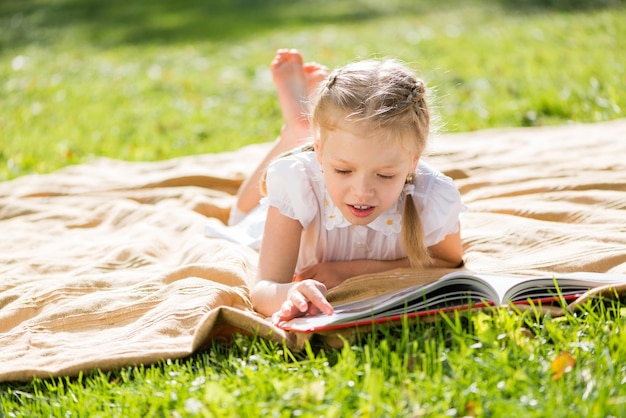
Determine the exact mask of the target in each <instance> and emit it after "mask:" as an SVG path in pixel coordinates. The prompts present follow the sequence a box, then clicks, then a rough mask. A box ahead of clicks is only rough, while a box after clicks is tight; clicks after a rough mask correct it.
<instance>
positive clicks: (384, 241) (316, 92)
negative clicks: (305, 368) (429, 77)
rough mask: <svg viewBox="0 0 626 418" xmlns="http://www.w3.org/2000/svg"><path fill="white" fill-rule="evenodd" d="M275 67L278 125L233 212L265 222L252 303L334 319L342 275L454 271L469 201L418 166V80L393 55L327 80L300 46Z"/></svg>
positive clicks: (266, 310) (285, 316) (278, 316)
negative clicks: (330, 297)
mask: <svg viewBox="0 0 626 418" xmlns="http://www.w3.org/2000/svg"><path fill="white" fill-rule="evenodd" d="M271 71H272V76H273V80H274V83H275V85H276V88H277V91H278V98H279V103H280V106H281V110H282V113H283V117H284V122H285V124H284V127H283V129H282V131H281V134H280V136H279V138H278V139H277V140H276V142H275V143H274V146H273V148H272V149H271V151H270V152H269V154H268V155H267V156H266V158H265V159H264V160H263V162H262V163H261V165H260V166H259V167H258V168H257V170H256V171H255V172H254V173H253V175H252V176H251V177H250V178H248V179H247V181H246V182H245V183H244V184H243V185H242V186H241V189H240V191H239V194H238V202H237V206H236V208H234V210H233V216H232V217H231V221H232V223H237V222H243V223H245V222H247V221H248V220H246V218H247V217H250V218H256V219H260V220H261V223H263V224H264V230H263V232H262V234H261V233H259V235H262V239H261V247H260V259H259V272H258V277H257V281H256V283H255V284H254V285H253V286H252V288H251V298H252V302H253V304H254V306H255V308H256V309H257V310H258V311H259V312H260V313H262V314H265V315H268V316H269V315H272V314H273V320H274V322H276V323H280V322H282V321H286V320H289V319H291V318H294V317H296V316H301V315H305V314H317V313H319V312H323V313H326V314H331V313H332V312H333V308H332V306H331V305H330V303H329V302H328V301H327V300H326V290H327V289H328V288H331V287H333V286H336V285H338V284H339V283H341V282H342V281H344V280H345V279H347V278H349V277H352V276H356V275H360V274H364V273H376V272H381V271H386V270H391V269H394V268H398V267H410V266H411V267H417V268H421V267H426V266H448V267H454V266H458V265H460V264H461V263H462V255H463V250H462V247H461V240H460V226H459V214H460V213H461V211H462V210H463V209H464V205H463V204H462V202H461V198H460V195H459V192H458V191H457V189H456V187H455V186H454V184H453V183H452V180H451V179H450V178H448V177H446V176H444V175H443V174H441V173H440V172H438V171H437V170H435V169H434V168H432V167H430V166H429V165H427V164H426V163H425V162H423V161H421V160H420V157H421V155H422V152H423V150H424V148H425V145H426V138H427V136H428V134H429V129H430V127H429V126H430V116H429V110H428V106H427V104H426V98H425V95H426V87H425V85H424V83H423V82H422V81H421V80H419V79H417V78H416V77H415V76H414V74H413V73H412V72H411V71H410V70H408V69H407V68H406V67H405V66H404V65H402V64H401V63H399V62H397V61H395V60H367V61H362V62H356V63H352V64H348V65H346V66H344V67H342V68H339V69H337V70H335V71H333V72H332V73H330V74H328V70H327V69H326V68H325V67H323V66H321V65H318V64H315V63H307V64H305V63H303V59H302V56H301V54H300V53H299V52H298V51H296V50H279V51H278V52H277V54H276V56H275V58H274V60H273V61H272V64H271ZM307 98H310V100H311V101H312V110H311V112H310V118H309V117H307V115H308V114H309V112H308V109H307V106H306V104H307V101H308V100H307ZM308 144H312V145H308ZM285 151H290V152H288V153H287V155H284V154H285V153H284V152H285ZM281 154H282V155H281ZM259 184H260V185H261V187H259ZM263 195H264V196H263ZM259 202H260V204H259ZM294 273H295V274H294Z"/></svg>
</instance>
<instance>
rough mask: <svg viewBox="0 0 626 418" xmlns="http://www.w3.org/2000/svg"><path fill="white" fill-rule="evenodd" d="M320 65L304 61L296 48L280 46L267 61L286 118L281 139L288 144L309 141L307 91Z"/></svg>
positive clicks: (293, 144) (316, 75) (293, 145)
mask: <svg viewBox="0 0 626 418" xmlns="http://www.w3.org/2000/svg"><path fill="white" fill-rule="evenodd" d="M305 68H306V69H307V70H306V72H305ZM321 68H322V66H319V65H310V64H307V65H305V64H304V62H303V60H302V55H301V54H300V52H299V51H297V50H295V49H279V50H278V51H277V52H276V55H275V56H274V59H273V60H272V63H271V65H270V69H271V71H272V79H273V80H274V85H275V86H276V91H277V94H278V102H279V103H280V109H281V111H282V114H283V119H284V122H285V126H284V128H283V131H282V133H281V139H283V140H285V141H287V142H289V143H290V144H289V145H290V147H295V146H297V145H298V144H299V143H301V142H304V141H308V140H309V138H310V136H311V131H310V125H309V121H308V118H307V110H308V109H307V104H308V93H309V91H310V89H311V88H312V84H313V83H314V81H313V79H316V78H318V77H319V75H318V74H317V72H318V71H320V69H321ZM315 83H316V84H317V83H319V81H317V82H315Z"/></svg>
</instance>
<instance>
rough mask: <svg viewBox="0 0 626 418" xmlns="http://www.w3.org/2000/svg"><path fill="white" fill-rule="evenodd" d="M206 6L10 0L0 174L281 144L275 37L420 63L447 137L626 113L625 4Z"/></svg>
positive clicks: (1, 33) (5, 17) (4, 10)
mask: <svg viewBox="0 0 626 418" xmlns="http://www.w3.org/2000/svg"><path fill="white" fill-rule="evenodd" d="M210 3H211V4H209V2H203V1H200V0H196V1H194V0H185V1H179V2H176V6H173V4H174V3H172V4H170V2H167V1H165V0H161V1H151V2H129V1H121V0H113V1H108V2H96V1H92V2H90V1H88V0H73V1H71V0H56V1H53V0H38V1H35V0H27V1H22V0H19V1H18V0H13V1H9V2H8V3H7V2H2V4H1V5H0V57H1V59H0V80H2V82H1V83H0V106H1V108H2V112H0V133H1V135H2V141H0V180H2V179H9V178H13V177H16V176H20V175H24V174H28V173H32V172H38V173H44V172H49V171H52V170H54V169H57V168H59V167H62V166H64V165H67V164H74V163H80V162H84V161H86V160H88V159H90V158H92V157H93V156H110V157H115V158H122V159H127V160H154V159H163V158H170V157H175V156H179V155H188V154H194V153H205V152H216V151H222V150H232V149H236V148H238V147H240V146H242V145H244V144H248V143H253V142H261V141H267V140H269V139H272V138H273V137H274V136H275V135H276V133H277V131H278V129H279V127H280V114H279V111H278V107H277V103H276V99H275V97H274V90H273V86H272V84H271V79H270V77H269V73H268V65H269V62H270V60H271V58H272V56H273V53H274V51H275V49H277V48H279V47H296V48H299V49H301V50H302V51H303V53H304V55H305V58H308V59H310V60H316V61H320V62H323V63H326V64H328V65H329V66H331V67H332V66H337V65H341V64H344V63H346V62H348V61H351V60H354V59H358V58H366V57H372V56H382V55H389V56H395V57H398V58H401V59H403V60H405V61H407V62H409V63H410V64H412V65H413V66H414V67H416V68H417V69H418V70H419V71H420V74H421V76H422V77H423V78H425V79H426V81H427V82H428V83H429V84H430V85H431V86H433V88H434V90H436V97H437V106H438V111H439V114H440V119H441V121H442V124H443V129H444V130H445V131H452V132H455V131H468V130H476V129H483V128H489V127H500V126H527V125H548V124H562V123H566V122H568V121H580V122H593V121H603V120H610V119H614V118H618V117H622V116H623V114H624V109H626V95H624V94H621V93H622V90H623V86H624V84H625V83H626V78H625V77H626V74H625V70H624V59H623V57H624V56H626V46H625V43H624V42H621V41H620V40H622V39H625V38H626V25H624V24H623V22H624V20H625V17H626V11H625V10H624V8H623V7H622V8H617V9H598V10H591V11H589V10H586V11H584V12H572V13H568V12H563V11H550V10H542V9H538V10H537V9H529V8H524V9H521V10H517V9H514V8H507V7H504V6H502V5H501V4H502V0H500V1H496V0H494V1H488V0H482V1H479V0H476V1H471V2H467V1H465V2H464V1H453V0H444V1H442V2H439V4H440V5H439V6H438V7H437V8H435V9H432V8H430V7H428V5H429V4H431V2H426V1H412V0H396V1H389V2H377V1H370V0H361V1H358V2H353V1H347V0H342V1H333V2H332V7H330V6H329V5H330V3H329V2H325V1H322V0H317V1H304V0H301V1H286V0H282V1H280V0H273V1H260V0H257V1H253V0H239V1H235V2H227V1H213V2H210ZM379 3H380V4H379ZM355 4H358V5H359V6H360V7H357V6H355Z"/></svg>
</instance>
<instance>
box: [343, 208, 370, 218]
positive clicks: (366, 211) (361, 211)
mask: <svg viewBox="0 0 626 418" xmlns="http://www.w3.org/2000/svg"><path fill="white" fill-rule="evenodd" d="M348 208H349V209H350V212H351V213H352V214H353V215H354V216H357V217H359V218H364V217H366V216H369V215H371V214H372V212H374V209H376V206H367V205H348Z"/></svg>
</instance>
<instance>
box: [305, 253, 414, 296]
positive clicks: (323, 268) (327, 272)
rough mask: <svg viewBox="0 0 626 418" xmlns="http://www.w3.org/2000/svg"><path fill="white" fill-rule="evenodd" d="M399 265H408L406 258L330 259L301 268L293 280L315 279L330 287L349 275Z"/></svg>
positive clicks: (375, 271) (382, 270)
mask: <svg viewBox="0 0 626 418" xmlns="http://www.w3.org/2000/svg"><path fill="white" fill-rule="evenodd" d="M401 267H410V265H409V259H408V258H401V259H398V260H367V259H366V260H351V261H331V262H325V263H319V264H315V265H314V266H311V267H308V268H305V269H303V270H302V271H301V272H300V273H299V274H298V275H297V276H296V277H295V280H306V279H315V280H317V281H320V282H322V283H324V284H325V285H326V287H327V288H329V289H330V288H332V287H335V286H337V285H339V284H341V283H342V282H343V281H344V280H346V279H349V278H350V277H354V276H360V275H361V274H369V273H382V272H384V271H389V270H393V269H396V268H401Z"/></svg>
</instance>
